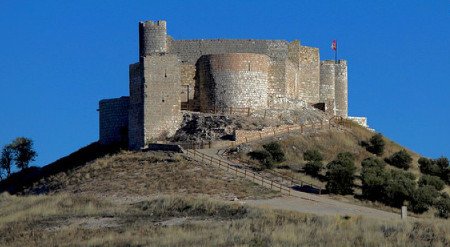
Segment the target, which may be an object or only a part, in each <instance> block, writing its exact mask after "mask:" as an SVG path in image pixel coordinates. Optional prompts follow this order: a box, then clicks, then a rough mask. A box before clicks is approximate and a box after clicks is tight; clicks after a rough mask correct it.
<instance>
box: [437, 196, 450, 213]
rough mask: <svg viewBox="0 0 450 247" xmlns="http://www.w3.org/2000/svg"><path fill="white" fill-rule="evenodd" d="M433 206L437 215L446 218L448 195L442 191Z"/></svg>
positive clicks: (448, 206) (449, 199)
mask: <svg viewBox="0 0 450 247" xmlns="http://www.w3.org/2000/svg"><path fill="white" fill-rule="evenodd" d="M435 207H436V209H437V213H436V216H437V217H440V218H444V219H448V217H449V214H450V197H449V196H448V194H447V193H442V195H441V197H440V198H439V200H438V201H437V202H436V203H435Z"/></svg>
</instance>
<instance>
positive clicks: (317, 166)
mask: <svg viewBox="0 0 450 247" xmlns="http://www.w3.org/2000/svg"><path fill="white" fill-rule="evenodd" d="M303 169H304V171H305V173H306V174H308V175H311V176H313V177H317V176H318V175H319V173H320V171H321V170H322V169H323V164H322V161H310V162H308V163H306V164H305V167H303Z"/></svg>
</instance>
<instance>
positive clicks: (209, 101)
mask: <svg viewBox="0 0 450 247" xmlns="http://www.w3.org/2000/svg"><path fill="white" fill-rule="evenodd" d="M129 78H130V82H129V89H130V96H129V97H121V98H115V99H103V100H101V101H100V102H99V115H100V142H101V143H104V144H110V143H115V142H127V143H128V146H129V148H130V149H139V148H141V147H143V146H145V145H146V144H147V143H149V142H154V141H157V140H161V139H165V138H166V137H168V136H171V135H173V134H174V133H175V132H176V131H177V129H178V128H179V126H180V123H181V121H182V111H181V106H182V105H184V106H187V107H190V108H191V109H195V110H197V111H200V112H202V111H206V110H208V109H210V108H211V107H214V108H216V107H217V108H245V107H247V108H252V109H273V108H280V107H281V108H286V107H287V108H289V107H290V105H289V104H288V105H287V104H286V102H294V103H295V104H291V105H292V107H295V106H296V105H299V104H298V103H303V104H308V105H312V106H315V107H316V108H319V109H321V110H323V111H324V112H326V113H328V114H331V115H337V116H342V117H347V114H348V113H347V112H348V100H347V99H348V93H347V91H348V90H347V87H348V81H347V62H346V61H345V60H338V61H330V60H326V61H320V56H319V49H318V48H314V47H308V46H303V45H301V44H300V42H299V41H293V42H288V41H285V40H251V39H246V40H228V39H214V40H204V39H200V40H174V39H173V38H172V37H170V36H169V35H167V28H166V21H156V22H153V21H145V22H140V23H139V62H138V63H135V64H131V65H130V66H129ZM283 102H284V103H283Z"/></svg>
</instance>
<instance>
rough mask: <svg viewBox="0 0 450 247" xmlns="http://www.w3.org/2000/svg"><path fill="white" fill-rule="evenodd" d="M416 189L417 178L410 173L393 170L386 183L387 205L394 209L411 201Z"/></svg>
mask: <svg viewBox="0 0 450 247" xmlns="http://www.w3.org/2000/svg"><path fill="white" fill-rule="evenodd" d="M415 188H416V182H415V176H414V174H412V173H410V172H405V171H399V170H391V171H390V172H389V179H388V181H387V182H386V188H385V190H386V194H385V199H384V200H385V203H386V204H388V205H391V206H394V207H401V206H403V204H404V202H405V201H410V200H411V196H412V195H413V193H414V190H415Z"/></svg>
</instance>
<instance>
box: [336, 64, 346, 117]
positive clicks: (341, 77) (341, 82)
mask: <svg viewBox="0 0 450 247" xmlns="http://www.w3.org/2000/svg"><path fill="white" fill-rule="evenodd" d="M335 70H336V71H335V72H336V75H335V81H336V82H335V101H336V113H335V114H336V115H338V116H341V117H347V116H348V79H347V61H345V60H339V61H338V62H337V63H336V67H335Z"/></svg>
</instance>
